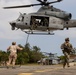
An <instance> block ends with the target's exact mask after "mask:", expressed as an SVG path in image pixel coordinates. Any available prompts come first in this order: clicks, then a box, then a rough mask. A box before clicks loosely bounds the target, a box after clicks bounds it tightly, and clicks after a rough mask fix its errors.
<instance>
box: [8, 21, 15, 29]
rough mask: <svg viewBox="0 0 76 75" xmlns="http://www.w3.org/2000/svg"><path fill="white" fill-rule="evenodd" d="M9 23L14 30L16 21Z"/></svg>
mask: <svg viewBox="0 0 76 75" xmlns="http://www.w3.org/2000/svg"><path fill="white" fill-rule="evenodd" d="M9 24H10V25H11V29H12V30H15V27H16V23H15V22H10V23H9Z"/></svg>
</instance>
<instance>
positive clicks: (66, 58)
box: [61, 38, 73, 68]
mask: <svg viewBox="0 0 76 75" xmlns="http://www.w3.org/2000/svg"><path fill="white" fill-rule="evenodd" d="M72 48H73V47H72V44H70V43H69V38H66V39H65V42H64V43H63V44H62V45H61V49H62V51H63V54H64V63H63V68H65V65H66V64H67V66H68V67H70V66H69V59H70V52H71V50H72Z"/></svg>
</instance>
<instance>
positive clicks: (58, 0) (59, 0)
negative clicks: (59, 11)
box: [47, 0, 62, 4]
mask: <svg viewBox="0 0 76 75" xmlns="http://www.w3.org/2000/svg"><path fill="white" fill-rule="evenodd" d="M61 1H62V0H57V1H53V2H48V3H47V4H53V3H57V2H61Z"/></svg>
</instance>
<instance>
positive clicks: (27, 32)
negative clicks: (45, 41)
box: [23, 30, 54, 35]
mask: <svg viewBox="0 0 76 75" xmlns="http://www.w3.org/2000/svg"><path fill="white" fill-rule="evenodd" d="M23 32H25V33H26V34H31V35H54V33H53V32H50V31H48V32H43V31H41V32H40V31H35V30H34V31H33V30H31V31H23Z"/></svg>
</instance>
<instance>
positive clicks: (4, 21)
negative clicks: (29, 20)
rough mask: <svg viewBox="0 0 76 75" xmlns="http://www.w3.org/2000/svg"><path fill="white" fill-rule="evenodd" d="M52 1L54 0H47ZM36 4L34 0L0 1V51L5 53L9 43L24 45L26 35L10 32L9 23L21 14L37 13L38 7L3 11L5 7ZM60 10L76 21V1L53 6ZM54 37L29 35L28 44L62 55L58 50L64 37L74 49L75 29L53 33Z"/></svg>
mask: <svg viewBox="0 0 76 75" xmlns="http://www.w3.org/2000/svg"><path fill="white" fill-rule="evenodd" d="M48 1H49V2H50V1H54V0H48ZM32 3H33V4H35V3H38V2H37V1H36V0H0V50H3V51H6V50H7V48H8V46H9V45H11V42H13V41H16V42H17V44H21V45H23V46H24V45H25V44H26V39H27V34H25V33H24V32H22V31H21V30H15V31H12V30H11V26H10V24H9V22H10V21H13V20H16V19H17V18H18V16H19V12H21V13H27V14H29V13H32V12H37V10H38V9H39V8H40V6H36V7H29V8H18V9H3V7H5V6H16V5H27V4H32ZM53 6H54V7H57V8H59V9H61V10H64V11H67V12H69V13H71V14H72V19H76V9H75V7H76V0H63V1H62V2H60V3H55V4H53ZM54 33H55V35H29V39H28V42H29V43H30V46H31V47H33V46H38V47H39V48H40V49H41V52H48V53H50V52H51V53H57V54H58V55H62V51H61V49H60V46H61V44H62V43H63V42H64V40H65V38H66V37H69V38H70V43H71V44H72V45H73V47H76V28H71V29H69V30H66V29H64V30H57V31H54Z"/></svg>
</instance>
